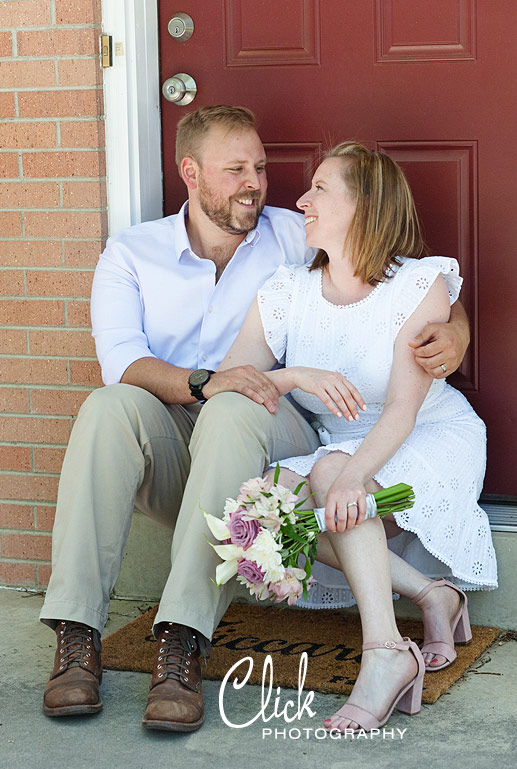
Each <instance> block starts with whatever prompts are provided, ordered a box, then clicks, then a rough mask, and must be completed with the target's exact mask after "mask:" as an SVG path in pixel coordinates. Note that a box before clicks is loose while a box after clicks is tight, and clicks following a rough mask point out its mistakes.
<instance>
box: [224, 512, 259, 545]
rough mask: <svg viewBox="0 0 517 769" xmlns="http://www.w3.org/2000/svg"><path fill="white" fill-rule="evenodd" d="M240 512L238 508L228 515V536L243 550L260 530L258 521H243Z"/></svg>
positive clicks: (251, 542) (253, 540)
mask: <svg viewBox="0 0 517 769" xmlns="http://www.w3.org/2000/svg"><path fill="white" fill-rule="evenodd" d="M242 515H243V514H242V513H241V512H239V511H238V510H236V511H235V513H232V514H231V515H230V522H229V524H228V529H229V530H230V538H231V540H232V543H233V544H234V545H239V546H240V547H242V548H243V550H247V549H248V548H249V547H251V546H252V544H253V543H254V542H255V539H256V537H257V534H258V533H259V531H260V526H259V523H258V521H256V520H252V521H245V520H243V518H242Z"/></svg>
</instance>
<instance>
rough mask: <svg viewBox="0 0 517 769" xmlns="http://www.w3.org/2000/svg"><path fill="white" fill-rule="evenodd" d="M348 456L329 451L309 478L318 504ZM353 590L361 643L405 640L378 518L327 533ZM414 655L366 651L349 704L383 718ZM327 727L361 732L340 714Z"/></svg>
mask: <svg viewBox="0 0 517 769" xmlns="http://www.w3.org/2000/svg"><path fill="white" fill-rule="evenodd" d="M348 460H349V457H348V456H347V455H345V454H343V453H338V452H335V453H331V454H328V455H327V456H325V457H323V458H322V459H321V460H319V461H318V462H317V463H316V464H315V466H314V467H313V470H312V472H311V475H310V485H311V488H312V491H313V493H314V498H315V502H316V505H317V506H318V507H323V506H324V504H325V500H326V496H327V493H328V489H329V487H330V485H331V484H332V482H333V481H334V479H335V478H336V476H337V475H338V474H339V473H340V472H341V470H342V469H343V467H344V466H345V464H346V463H347V462H348ZM325 536H326V537H327V539H328V542H329V543H330V545H331V547H332V550H333V551H334V554H335V556H336V558H337V560H338V562H339V564H340V565H341V568H342V570H343V572H344V574H345V576H346V578H347V580H348V583H349V585H350V587H351V589H352V592H353V594H354V597H355V600H356V602H357V606H358V609H359V614H360V617H361V627H362V632H363V643H373V642H377V641H380V642H383V641H391V640H393V641H401V640H402V636H401V635H400V633H399V631H398V629H397V625H396V621H395V615H394V612H393V600H392V590H391V573H390V561H389V555H388V548H387V545H386V536H385V533H384V528H383V525H382V522H381V520H380V519H379V518H373V519H370V520H367V521H364V523H362V524H361V525H359V526H356V527H355V528H353V529H349V530H347V531H345V532H343V533H338V532H327V533H326V535H325ZM417 669H418V668H417V662H416V660H415V659H414V657H413V655H412V654H408V653H407V652H404V651H399V650H396V649H394V650H391V649H369V650H368V651H365V652H363V656H362V661H361V670H360V672H359V676H358V678H357V681H356V683H355V685H354V689H353V691H352V694H351V695H350V697H349V699H348V702H349V703H350V704H351V705H357V706H358V707H362V708H364V709H365V710H367V711H369V712H370V713H373V714H374V715H375V716H376V718H378V719H381V718H382V717H383V715H385V713H386V712H387V711H388V709H389V707H390V705H391V703H392V702H393V699H394V698H395V697H396V695H397V693H398V692H399V691H400V690H401V689H402V688H403V687H404V686H405V685H406V684H408V683H409V682H410V681H411V680H412V679H413V678H414V677H415V675H416V673H417ZM325 723H326V725H327V727H328V728H329V729H338V730H340V731H343V730H344V729H357V728H359V725H358V724H356V723H355V722H354V721H350V719H348V718H346V717H344V716H343V715H342V714H341V713H340V711H338V712H337V713H335V714H334V715H333V716H332V717H331V718H329V719H327V721H326V722H325Z"/></svg>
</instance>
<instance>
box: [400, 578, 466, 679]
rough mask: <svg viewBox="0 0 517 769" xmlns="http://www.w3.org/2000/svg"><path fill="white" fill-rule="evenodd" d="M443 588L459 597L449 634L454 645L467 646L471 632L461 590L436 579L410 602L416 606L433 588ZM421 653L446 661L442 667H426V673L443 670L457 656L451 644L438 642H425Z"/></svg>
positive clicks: (446, 581)
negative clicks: (442, 658)
mask: <svg viewBox="0 0 517 769" xmlns="http://www.w3.org/2000/svg"><path fill="white" fill-rule="evenodd" d="M445 586H447V587H452V589H453V590H455V591H456V592H457V593H458V594H459V596H460V605H459V606H458V611H457V612H456V614H455V615H454V617H453V618H452V621H451V632H452V635H453V638H454V643H456V644H468V643H469V641H471V640H472V630H471V628H470V620H469V611H468V606H467V605H468V600H467V596H466V595H465V593H464V592H463V590H460V588H459V587H456V585H453V583H452V582H449V581H448V580H447V579H436V580H434V581H433V582H431V584H430V585H427V587H424V589H423V590H421V591H420V592H419V593H418V595H416V596H415V597H414V598H412V599H411V600H412V601H413V603H416V604H417V605H418V604H419V602H420V601H421V600H422V598H424V596H426V595H427V593H428V592H429V591H430V590H433V589H434V588H435V587H445ZM421 652H422V654H427V653H431V654H440V655H441V656H442V657H445V660H446V661H445V662H444V663H443V664H442V665H432V666H431V665H426V667H425V669H426V672H428V673H432V672H435V671H437V670H443V669H444V668H446V667H448V666H449V665H451V664H452V663H453V662H454V660H455V659H456V657H457V656H458V655H457V654H456V651H455V649H454V646H451V644H449V643H447V642H446V641H439V640H435V641H427V642H426V643H425V644H424V645H423V646H422V648H421Z"/></svg>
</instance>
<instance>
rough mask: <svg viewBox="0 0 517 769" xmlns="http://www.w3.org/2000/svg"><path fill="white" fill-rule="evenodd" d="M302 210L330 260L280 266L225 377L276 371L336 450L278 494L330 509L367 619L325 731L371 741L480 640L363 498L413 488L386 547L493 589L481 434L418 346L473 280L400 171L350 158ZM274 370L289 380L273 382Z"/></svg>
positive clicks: (313, 460)
mask: <svg viewBox="0 0 517 769" xmlns="http://www.w3.org/2000/svg"><path fill="white" fill-rule="evenodd" d="M297 205H298V207H299V208H301V209H302V211H303V212H304V215H305V223H306V238H307V243H308V244H309V245H311V246H316V247H319V248H320V252H319V253H318V255H317V257H316V259H315V260H314V262H313V264H312V266H311V267H310V269H307V268H306V267H300V268H286V267H281V268H280V269H279V270H278V271H277V273H276V274H275V275H274V276H273V277H272V278H270V280H269V281H267V283H266V284H265V285H264V286H263V288H262V289H261V291H260V292H259V294H258V298H257V301H256V302H255V303H254V304H253V305H252V307H251V308H250V311H249V313H248V316H247V318H246V321H245V323H244V325H243V328H242V331H241V333H240V334H239V336H238V338H237V339H236V341H235V343H234V345H233V346H232V348H231V350H230V351H229V353H228V355H227V356H226V358H225V359H224V361H223V363H222V364H221V367H220V368H221V369H224V368H230V367H231V366H235V365H238V364H242V363H253V364H254V365H255V366H256V367H257V368H258V369H260V370H262V371H268V372H269V373H268V376H269V377H270V378H271V380H272V381H273V382H274V384H275V385H276V387H277V389H278V391H279V392H280V394H281V395H283V394H286V393H288V392H292V394H293V397H294V398H295V400H296V401H297V402H298V403H299V404H300V405H301V406H303V407H304V408H306V409H308V410H309V411H311V412H312V413H313V414H314V416H315V421H316V424H317V425H319V430H320V435H321V436H322V438H323V443H325V444H326V445H323V446H322V447H320V448H319V449H318V450H317V451H316V453H315V454H314V455H311V456H308V457H293V458H292V459H286V460H283V461H281V462H280V465H281V466H282V468H283V470H282V475H281V478H280V482H281V483H283V484H284V485H288V486H290V487H291V488H295V486H296V485H297V484H298V483H299V482H300V480H301V479H307V480H308V485H309V487H310V488H309V489H307V487H305V488H304V490H303V495H304V496H306V495H307V494H308V493H309V492H310V491H312V493H313V494H314V497H315V503H316V506H317V507H324V508H325V520H326V524H327V528H328V532H327V533H325V534H322V535H321V536H320V539H319V546H318V560H320V561H321V562H322V563H324V564H327V565H328V566H331V567H334V568H337V569H340V570H341V571H342V572H343V573H344V575H345V576H346V578H347V581H348V584H349V585H350V588H351V590H352V593H353V595H354V598H355V601H356V602H357V605H358V608H359V612H360V615H361V623H362V629H363V642H364V646H363V650H364V654H363V657H362V664H361V671H360V674H359V676H358V679H357V682H356V684H355V686H354V689H353V692H352V694H351V695H350V698H349V700H348V702H347V703H346V705H345V706H344V707H343V708H341V709H340V710H339V711H338V712H337V713H336V714H334V716H332V717H331V718H330V719H327V721H326V722H325V725H326V726H327V727H328V728H330V729H332V728H336V729H339V730H341V731H342V730H344V729H350V728H351V729H358V728H364V729H372V728H377V727H378V726H379V725H382V724H383V723H385V722H386V721H387V719H388V717H389V715H390V713H391V712H392V710H393V707H394V705H395V704H398V707H399V709H402V710H404V712H416V710H418V708H419V696H420V694H419V692H420V693H421V685H422V677H423V667H424V664H425V666H426V669H427V670H430V671H432V670H437V669H441V668H443V667H445V666H447V665H448V664H450V663H451V662H452V661H453V659H454V658H455V656H456V655H455V651H454V640H456V641H457V642H459V641H463V642H466V641H468V640H469V638H470V626H469V623H468V613H467V599H466V596H465V593H464V592H463V591H462V590H460V589H459V588H458V587H457V586H456V585H454V584H452V583H451V582H447V581H445V580H438V581H432V580H430V579H429V578H428V577H426V576H424V574H423V573H421V572H420V571H419V570H417V569H415V568H414V566H412V565H410V564H409V563H407V562H406V561H405V560H403V559H402V558H400V557H399V556H397V555H396V554H395V553H391V552H389V551H388V549H387V546H386V536H385V533H384V528H383V523H382V522H381V521H380V520H379V519H370V520H366V521H365V512H366V504H365V498H366V493H368V492H374V491H376V490H378V489H380V488H383V487H386V486H389V485H391V484H393V483H397V482H402V481H403V482H406V483H408V484H410V485H412V486H413V488H414V490H415V495H416V501H415V506H414V508H413V509H412V510H409V511H405V512H403V513H398V514H396V515H395V520H391V521H389V522H386V526H387V527H389V531H390V534H399V533H400V532H401V531H402V530H404V531H406V532H413V533H414V534H415V535H416V537H414V540H416V543H417V545H418V546H417V547H416V548H415V547H412V553H413V555H414V554H415V552H416V553H417V558H416V560H417V561H418V553H419V552H420V554H422V553H423V554H424V556H427V558H428V559H431V562H433V564H434V566H433V568H436V564H438V569H441V570H442V571H441V572H440V571H438V573H445V574H451V575H453V577H455V578H456V580H457V581H459V582H460V583H461V584H463V586H465V587H470V588H471V589H473V588H480V587H484V588H495V587H496V586H497V579H496V564H495V555H494V550H493V546H492V543H491V540H490V530H489V527H488V522H487V520H486V516H485V513H484V512H483V511H482V510H481V508H479V507H478V505H477V502H476V500H477V498H478V496H479V493H480V491H481V486H482V481H483V474H484V467H485V430H484V425H483V423H482V422H481V420H480V419H479V418H478V417H477V416H476V414H475V413H474V412H473V410H472V409H471V407H470V406H469V404H468V403H467V401H466V400H465V398H464V397H463V396H462V395H461V394H460V393H459V392H457V391H456V390H454V389H453V388H451V387H450V386H449V385H447V384H446V383H445V381H444V380H433V379H432V378H431V377H430V376H429V375H428V374H427V373H426V372H425V371H424V370H423V369H422V368H421V367H420V366H419V365H418V364H417V363H416V362H415V361H414V357H413V352H412V349H411V347H410V342H411V340H412V339H413V338H414V336H416V334H418V333H419V332H420V331H421V329H422V328H423V327H424V326H425V324H426V323H439V322H445V321H447V319H448V317H449V311H450V310H449V307H450V303H451V302H452V301H455V299H456V298H457V296H458V293H459V289H460V286H461V279H460V278H459V275H458V266H457V262H456V261H455V260H453V259H446V258H442V257H429V258H421V257H422V256H423V254H424V253H426V249H425V245H424V243H423V241H422V238H421V235H420V229H419V225H418V220H417V216H416V212H415V209H414V203H413V200H412V196H411V192H410V190H409V187H408V184H407V182H406V180H405V178H404V175H403V174H402V171H401V170H400V168H399V167H398V166H397V165H396V163H394V161H392V160H391V159H390V158H389V157H388V156H387V155H384V154H381V153H377V152H370V151H368V150H367V149H366V148H365V147H363V146H362V145H359V144H356V143H352V142H348V143H344V144H341V145H339V146H338V147H336V148H335V149H334V150H332V151H331V152H330V153H329V154H328V155H327V157H326V159H325V160H324V162H323V163H322V164H321V165H320V167H319V168H318V170H317V171H316V174H315V175H314V178H313V181H312V186H311V189H310V190H309V191H308V192H307V193H306V194H305V195H303V196H302V197H301V198H300V200H299V201H298V204H297ZM250 351H252V352H250ZM277 361H278V362H285V364H286V368H285V369H281V370H275V371H271V369H272V367H273V366H274V365H275V364H276V362H277ZM352 383H353V384H352ZM413 544H414V543H413ZM431 557H432V558H431ZM431 571H432V569H431ZM392 587H393V590H395V591H396V592H399V593H401V594H403V595H405V596H407V597H409V598H411V599H412V600H414V601H415V602H417V603H418V605H419V606H420V608H421V610H422V612H423V620H424V645H423V648H422V652H423V653H424V656H423V658H422V657H421V656H420V652H418V650H416V647H415V645H414V644H412V643H411V642H408V641H406V642H403V641H402V638H401V636H400V634H399V633H398V630H397V627H396V623H395V618H394V613H393V603H392ZM408 651H409V652H410V653H409V654H408Z"/></svg>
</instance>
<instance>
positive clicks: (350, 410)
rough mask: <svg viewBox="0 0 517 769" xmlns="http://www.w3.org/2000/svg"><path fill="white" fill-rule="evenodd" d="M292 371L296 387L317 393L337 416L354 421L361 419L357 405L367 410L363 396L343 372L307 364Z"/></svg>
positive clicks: (313, 393)
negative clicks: (309, 366)
mask: <svg viewBox="0 0 517 769" xmlns="http://www.w3.org/2000/svg"><path fill="white" fill-rule="evenodd" d="M286 371H289V369H286ZM291 371H292V375H293V383H294V387H298V388H299V389H300V390H303V391H304V392H306V393H312V395H317V396H318V398H319V399H320V400H321V401H322V403H324V405H325V406H326V407H327V408H328V409H329V411H331V412H332V413H333V414H335V415H336V416H337V417H341V416H344V417H346V419H348V421H349V422H353V420H354V419H359V412H358V409H357V406H359V408H360V409H361V410H362V411H366V404H365V402H364V400H363V396H362V395H361V393H360V392H359V390H358V389H357V388H356V387H354V385H353V384H352V382H349V381H348V379H345V377H344V376H343V375H342V374H339V373H337V372H336V371H324V370H322V369H318V368H308V367H306V366H295V367H294V368H293V369H291ZM294 387H293V389H294Z"/></svg>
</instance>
